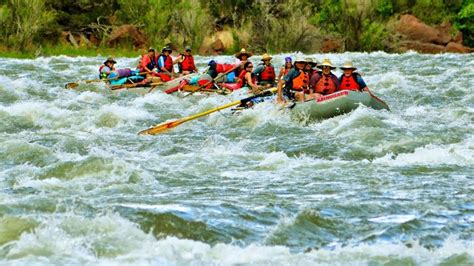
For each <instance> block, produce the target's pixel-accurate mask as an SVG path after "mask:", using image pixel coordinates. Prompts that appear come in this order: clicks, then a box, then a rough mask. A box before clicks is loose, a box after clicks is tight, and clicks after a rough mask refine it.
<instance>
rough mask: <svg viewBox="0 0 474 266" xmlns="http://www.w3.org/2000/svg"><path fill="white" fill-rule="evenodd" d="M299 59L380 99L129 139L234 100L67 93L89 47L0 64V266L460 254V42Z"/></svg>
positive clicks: (467, 199)
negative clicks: (353, 75)
mask: <svg viewBox="0 0 474 266" xmlns="http://www.w3.org/2000/svg"><path fill="white" fill-rule="evenodd" d="M290 55H293V56H295V54H290ZM285 56H288V54H282V55H278V56H276V57H275V58H274V59H273V61H274V62H275V64H276V65H278V66H280V65H281V64H282V63H283V58H284V57H285ZM310 56H311V57H313V58H314V59H316V60H318V61H319V62H321V60H322V59H323V57H328V58H330V59H331V60H332V62H333V63H334V64H336V65H341V64H342V63H343V62H344V61H345V60H346V59H352V60H353V61H354V64H355V65H356V66H357V67H358V68H359V70H360V71H361V72H363V77H364V79H365V81H366V83H367V84H368V86H369V87H370V88H371V89H372V91H373V92H374V93H375V94H376V95H378V96H379V97H380V98H382V99H384V100H385V101H386V102H387V103H388V104H389V105H390V107H391V111H390V112H389V111H385V110H384V111H375V110H372V109H370V108H366V107H360V108H358V109H357V110H355V111H353V112H351V113H349V114H346V115H342V116H338V117H334V118H331V119H327V120H324V121H313V122H307V121H306V122H305V121H303V122H302V121H296V120H294V119H292V117H291V115H290V114H289V113H288V111H286V110H282V109H281V108H279V107H278V106H275V105H273V104H272V103H263V104H261V105H257V106H256V107H255V108H254V109H252V110H247V111H245V112H243V113H242V114H241V115H238V116H236V115H234V116H232V115H230V110H228V109H227V110H223V111H220V112H218V113H214V114H211V115H209V116H207V117H204V118H201V119H199V120H193V121H190V122H187V123H184V124H182V125H181V126H179V127H176V128H174V129H173V130H171V131H169V132H167V133H165V134H160V135H156V136H138V135H137V134H136V133H137V132H138V131H140V130H142V129H145V128H147V127H148V126H150V125H154V124H156V123H159V122H163V121H166V120H170V119H175V118H181V117H185V116H188V115H192V114H195V113H199V112H202V111H205V110H207V109H210V108H212V107H215V106H219V105H223V104H226V103H229V102H230V101H232V100H235V99H236V97H237V98H238V97H240V96H235V95H234V96H222V95H218V96H211V97H194V98H193V97H187V98H184V99H182V98H178V97H176V96H172V95H166V94H164V93H162V92H155V93H152V94H148V95H145V96H140V95H135V94H132V93H128V92H124V93H120V94H114V93H111V92H107V91H106V90H105V87H104V85H101V84H94V83H92V84H82V85H81V86H79V87H78V88H77V89H75V90H67V89H65V88H64V84H66V83H67V82H71V81H77V80H87V79H94V78H96V74H97V69H98V67H99V65H100V64H101V63H102V62H103V61H104V58H105V57H66V56H58V57H47V58H37V59H34V60H23V59H21V60H20V59H5V58H0V144H1V145H0V264H2V265H32V264H35V265H43V264H45V265H49V264H56V265H65V264H75V265H77V264H86V265H97V264H101V265H109V264H112V265H235V264H238V265H247V264H251V265H315V264H340V265H367V264H368V265H414V264H417V265H418V264H419V265H438V264H445V265H469V264H470V265H473V264H474V137H473V132H474V123H473V122H474V89H473V87H474V54H471V55H456V54H443V55H420V54H417V53H413V52H410V53H406V54H386V53H381V52H376V53H371V54H367V53H345V54H327V55H322V54H315V55H310ZM210 59H211V58H210V57H197V58H196V60H197V62H198V67H199V68H200V69H203V68H204V67H205V64H206V62H207V61H209V60H210ZM216 59H217V61H220V62H232V61H233V58H232V57H230V56H221V57H217V58H216ZM251 59H252V60H251V61H254V63H257V61H258V60H259V59H260V58H259V57H256V56H255V57H252V58H251ZM137 60H138V58H118V59H117V61H118V62H119V63H118V65H117V67H119V68H120V67H127V66H128V67H130V66H134V65H135V64H136V63H137ZM336 73H337V74H340V73H341V72H340V70H336Z"/></svg>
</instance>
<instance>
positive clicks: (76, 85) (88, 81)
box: [64, 72, 149, 89]
mask: <svg viewBox="0 0 474 266" xmlns="http://www.w3.org/2000/svg"><path fill="white" fill-rule="evenodd" d="M147 73H149V72H140V73H138V74H137V75H144V74H147ZM121 78H126V77H115V78H107V79H90V80H84V81H78V82H70V83H67V84H66V85H65V86H64V87H65V88H66V89H74V88H77V87H78V86H79V82H84V83H93V82H101V81H109V80H116V79H121Z"/></svg>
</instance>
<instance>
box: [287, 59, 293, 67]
mask: <svg viewBox="0 0 474 266" xmlns="http://www.w3.org/2000/svg"><path fill="white" fill-rule="evenodd" d="M292 65H293V61H292V60H291V57H289V56H288V57H285V68H291V66H292Z"/></svg>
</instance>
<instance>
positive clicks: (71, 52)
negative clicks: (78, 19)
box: [0, 45, 145, 59]
mask: <svg viewBox="0 0 474 266" xmlns="http://www.w3.org/2000/svg"><path fill="white" fill-rule="evenodd" d="M143 53H145V51H141V50H138V51H137V50H134V49H132V48H130V49H128V48H123V47H121V48H105V47H99V48H94V47H92V48H88V47H73V46H69V45H55V46H52V45H48V46H44V47H38V48H35V49H31V50H30V51H26V52H19V51H17V50H14V49H8V48H4V47H0V57H4V58H21V59H27V58H28V59H33V58H37V57H40V56H59V55H66V56H106V57H108V56H112V57H137V56H139V55H142V54H143Z"/></svg>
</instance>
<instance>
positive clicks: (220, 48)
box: [199, 30, 234, 55]
mask: <svg viewBox="0 0 474 266" xmlns="http://www.w3.org/2000/svg"><path fill="white" fill-rule="evenodd" d="M233 46H234V36H233V35H232V32H231V31H229V30H222V31H218V32H215V33H214V34H212V35H210V36H207V37H205V38H204V40H203V41H202V43H201V48H200V49H199V54H201V55H218V54H222V53H224V52H225V51H228V50H229V49H231V48H232V47H233Z"/></svg>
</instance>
